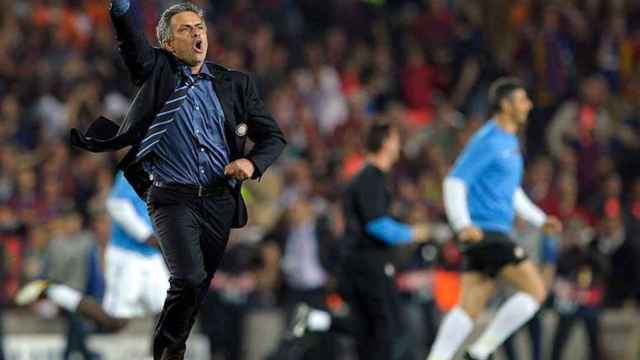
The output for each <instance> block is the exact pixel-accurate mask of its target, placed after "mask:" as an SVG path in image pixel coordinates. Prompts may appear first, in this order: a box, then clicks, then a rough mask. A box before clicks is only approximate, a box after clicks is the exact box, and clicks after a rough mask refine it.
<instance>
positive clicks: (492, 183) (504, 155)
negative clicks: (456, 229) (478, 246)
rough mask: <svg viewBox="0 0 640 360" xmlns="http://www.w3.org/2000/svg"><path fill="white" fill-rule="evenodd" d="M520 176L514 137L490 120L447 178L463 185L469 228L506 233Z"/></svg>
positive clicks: (509, 229)
mask: <svg viewBox="0 0 640 360" xmlns="http://www.w3.org/2000/svg"><path fill="white" fill-rule="evenodd" d="M522 174H523V161H522V154H521V152H520V146H519V143H518V138H517V136H515V135H514V134H511V133H508V132H506V131H504V130H503V129H502V128H501V127H500V126H498V124H496V122H495V120H490V121H488V122H487V123H486V124H485V125H484V126H483V127H481V128H480V129H479V130H478V131H477V132H476V133H475V134H474V135H473V136H472V137H471V140H470V141H469V143H468V144H467V145H466V146H465V148H464V150H463V151H462V154H460V156H459V157H458V159H457V160H456V163H455V164H454V166H453V169H452V170H451V173H450V174H449V176H450V177H454V178H457V179H460V180H462V181H463V182H464V183H465V185H466V188H467V202H468V206H469V215H470V217H471V222H472V223H473V225H475V226H477V227H479V228H480V229H482V230H487V231H500V232H504V233H510V232H511V228H512V225H513V218H514V206H513V196H514V194H515V192H516V190H517V189H518V187H520V182H521V181H522Z"/></svg>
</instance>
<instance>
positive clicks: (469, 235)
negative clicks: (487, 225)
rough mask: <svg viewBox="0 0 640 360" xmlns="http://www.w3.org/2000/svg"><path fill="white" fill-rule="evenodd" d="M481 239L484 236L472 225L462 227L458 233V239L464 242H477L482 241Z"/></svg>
mask: <svg viewBox="0 0 640 360" xmlns="http://www.w3.org/2000/svg"><path fill="white" fill-rule="evenodd" d="M483 237H484V234H483V233H482V230H480V229H478V228H477V227H475V226H473V225H468V226H465V227H463V228H462V230H460V232H459V233H458V239H460V241H464V242H478V241H480V240H482V238H483Z"/></svg>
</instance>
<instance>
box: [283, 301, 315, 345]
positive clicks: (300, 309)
mask: <svg viewBox="0 0 640 360" xmlns="http://www.w3.org/2000/svg"><path fill="white" fill-rule="evenodd" d="M310 312H311V308H310V307H309V305H307V304H305V303H300V304H298V305H296V308H295V310H294V311H293V318H292V319H291V323H289V326H288V327H287V331H286V334H285V338H286V339H296V338H301V337H303V336H304V335H305V334H306V333H307V330H308V327H309V313H310Z"/></svg>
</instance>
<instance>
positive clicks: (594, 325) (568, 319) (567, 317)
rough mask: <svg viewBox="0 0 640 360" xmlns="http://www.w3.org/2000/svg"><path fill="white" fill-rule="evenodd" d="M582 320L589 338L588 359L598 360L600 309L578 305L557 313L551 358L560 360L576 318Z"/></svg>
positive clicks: (599, 355) (599, 357)
mask: <svg viewBox="0 0 640 360" xmlns="http://www.w3.org/2000/svg"><path fill="white" fill-rule="evenodd" d="M578 319H582V321H583V322H584V327H585V330H586V331H587V337H588V338H589V359H591V360H600V359H601V353H600V325H599V323H600V310H599V309H594V308H588V307H583V306H580V307H578V309H577V310H576V311H574V312H570V313H560V314H558V325H557V327H556V334H555V336H554V338H553V350H552V353H551V359H552V360H560V359H561V358H562V351H563V350H564V347H565V345H566V344H567V340H568V339H569V336H570V335H571V328H572V327H573V324H574V323H575V321H576V320H578Z"/></svg>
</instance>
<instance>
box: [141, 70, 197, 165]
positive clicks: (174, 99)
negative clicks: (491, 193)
mask: <svg viewBox="0 0 640 360" xmlns="http://www.w3.org/2000/svg"><path fill="white" fill-rule="evenodd" d="M192 85H193V79H192V78H191V76H188V75H187V80H186V81H184V82H182V84H179V85H178V87H177V88H176V89H175V90H174V92H173V94H171V96H169V98H168V99H167V101H166V102H165V103H164V106H162V109H160V111H159V112H158V113H157V114H156V118H155V119H154V120H153V122H152V123H151V125H150V126H149V129H148V130H147V134H146V135H145V137H144V139H143V140H142V142H141V143H140V146H139V147H138V149H139V150H138V153H137V154H136V161H137V160H140V159H142V158H144V157H145V156H146V155H147V154H149V152H151V150H152V149H153V146H154V145H155V144H157V143H158V142H160V139H161V138H162V134H164V133H165V132H167V130H168V128H167V127H168V126H169V125H170V124H171V123H172V122H173V119H174V115H175V113H176V112H177V111H178V110H180V106H181V105H182V102H183V101H184V99H186V98H187V90H189V88H190V87H191V86H192Z"/></svg>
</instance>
